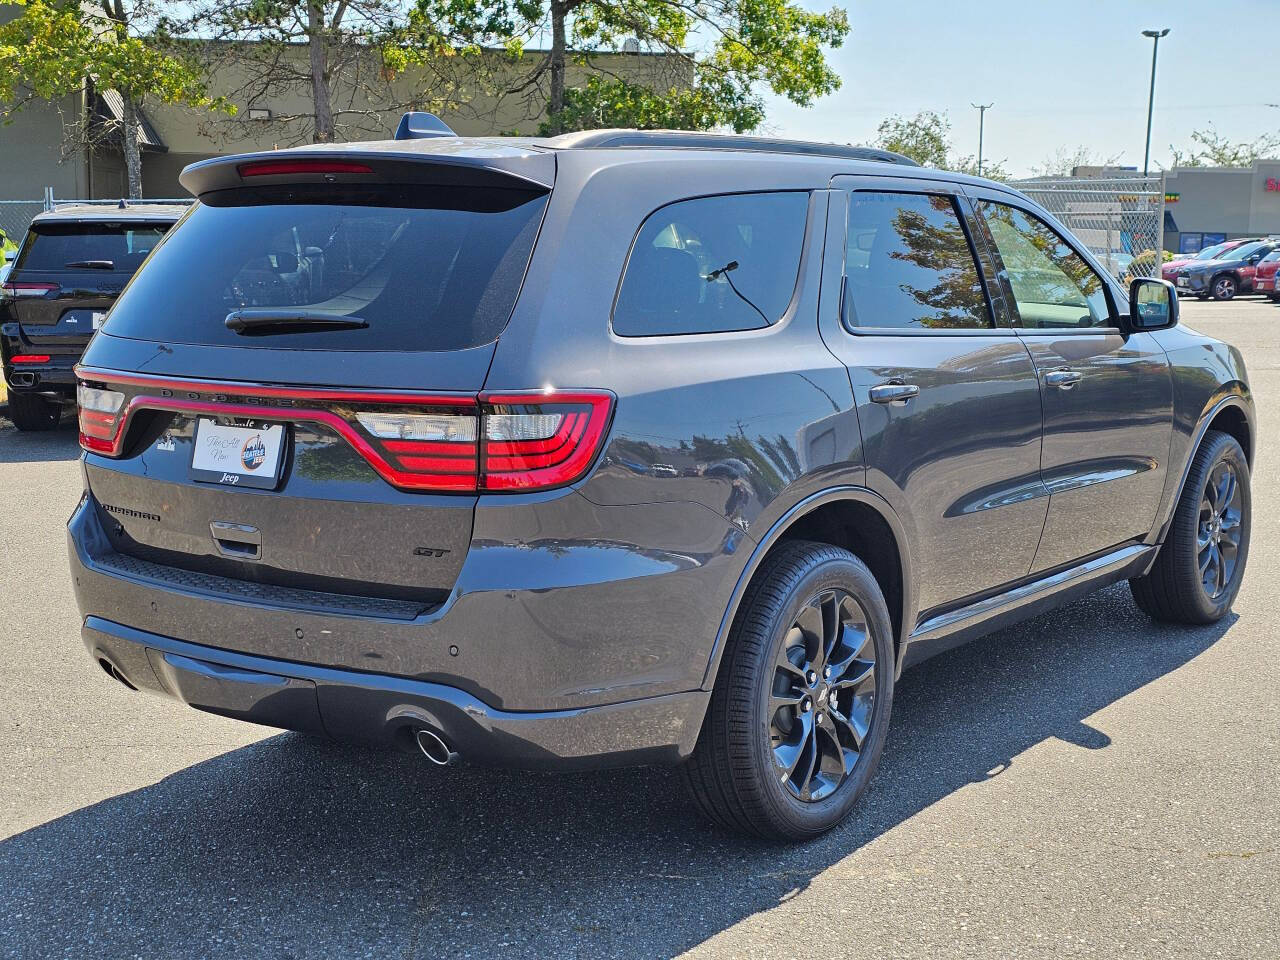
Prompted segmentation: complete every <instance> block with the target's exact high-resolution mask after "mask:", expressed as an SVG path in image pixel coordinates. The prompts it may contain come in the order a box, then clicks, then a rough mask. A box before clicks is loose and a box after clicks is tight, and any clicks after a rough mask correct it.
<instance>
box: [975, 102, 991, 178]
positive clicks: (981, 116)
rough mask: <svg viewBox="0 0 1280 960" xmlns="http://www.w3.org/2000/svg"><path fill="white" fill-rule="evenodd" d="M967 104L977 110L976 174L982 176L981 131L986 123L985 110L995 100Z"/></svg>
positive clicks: (988, 108)
mask: <svg viewBox="0 0 1280 960" xmlns="http://www.w3.org/2000/svg"><path fill="white" fill-rule="evenodd" d="M969 106H971V107H973V108H974V109H975V110H977V111H978V176H982V132H983V127H984V126H985V125H986V120H987V111H988V110H990V109H991V108H992V107H994V106H995V102H994V101H992V102H991V103H970V104H969Z"/></svg>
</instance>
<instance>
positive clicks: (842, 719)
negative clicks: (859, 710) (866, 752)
mask: <svg viewBox="0 0 1280 960" xmlns="http://www.w3.org/2000/svg"><path fill="white" fill-rule="evenodd" d="M828 712H829V713H830V714H831V715H832V717H833V719H834V720H835V722H836V723H837V724H839V725H840V727H841V728H842V729H844V730H846V731H848V733H849V736H850V737H851V738H853V749H854V750H856V751H858V752H859V753H861V752H862V742H863V741H864V740H865V739H866V737H867V728H866V727H859V726H858V725H857V724H856V723H854V720H853V718H852V717H846V716H845V715H844V714H843V713H841V712H840V711H839V710H837V709H835V707H832V708H831V709H830V710H829V711H828Z"/></svg>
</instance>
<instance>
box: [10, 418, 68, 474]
mask: <svg viewBox="0 0 1280 960" xmlns="http://www.w3.org/2000/svg"><path fill="white" fill-rule="evenodd" d="M79 456H80V440H79V433H78V432H77V430H76V421H75V417H74V416H70V415H68V414H65V413H64V414H63V415H62V422H61V423H60V424H59V425H58V429H56V430H37V431H33V432H31V433H24V432H22V431H21V430H19V429H17V428H16V427H15V426H14V425H13V424H12V423H10V422H9V420H8V419H7V418H6V417H5V416H3V415H2V414H0V463H39V462H40V461H54V460H75V459H77V458H78V457H79Z"/></svg>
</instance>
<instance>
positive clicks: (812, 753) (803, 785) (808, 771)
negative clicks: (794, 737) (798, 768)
mask: <svg viewBox="0 0 1280 960" xmlns="http://www.w3.org/2000/svg"><path fill="white" fill-rule="evenodd" d="M804 742H805V747H806V749H805V751H804V752H805V753H807V754H808V755H809V763H808V766H807V767H806V768H805V772H804V778H803V779H802V780H801V781H800V783H799V789H800V797H801V799H808V795H809V784H810V783H812V782H813V771H814V770H816V769H817V767H818V737H817V734H815V733H814V730H813V727H812V726H810V727H809V732H808V734H807V735H806V736H805V738H804Z"/></svg>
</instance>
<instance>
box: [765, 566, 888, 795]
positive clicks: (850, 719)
mask: <svg viewBox="0 0 1280 960" xmlns="http://www.w3.org/2000/svg"><path fill="white" fill-rule="evenodd" d="M875 681H876V652H875V644H874V643H873V642H872V640H871V633H870V631H869V630H868V629H867V618H866V614H864V613H863V612H862V607H861V606H859V604H858V601H857V600H855V599H854V598H853V596H852V595H851V594H849V593H848V592H847V591H845V590H828V591H824V592H822V593H820V594H818V595H817V596H815V597H813V598H811V599H810V600H809V602H808V603H806V604H805V605H804V607H803V608H802V609H801V610H800V613H799V615H798V616H797V617H796V619H795V622H793V623H792V624H791V628H790V629H789V630H788V631H787V634H786V637H785V638H784V639H783V645H782V648H781V649H780V650H779V651H778V656H777V661H776V663H775V666H774V675H773V691H772V693H771V695H770V697H769V710H770V712H771V716H770V719H769V742H770V748H771V749H772V750H773V758H774V762H775V763H776V764H777V769H778V771H779V773H780V778H781V781H782V783H783V784H784V785H785V786H786V787H787V789H788V790H789V791H790V792H791V794H792V796H794V797H795V798H796V799H798V800H802V801H804V802H806V803H811V802H814V801H817V800H823V799H825V798H827V797H829V796H831V795H832V794H833V793H835V792H836V790H838V789H839V788H840V785H841V784H842V783H844V781H845V779H846V778H847V777H848V776H849V775H850V774H852V773H853V770H854V766H855V765H856V764H857V762H858V759H859V758H860V757H861V755H862V747H863V744H864V743H865V742H866V739H867V734H868V732H869V731H870V728H871V720H872V717H873V715H874V709H875V696H876V692H875Z"/></svg>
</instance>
